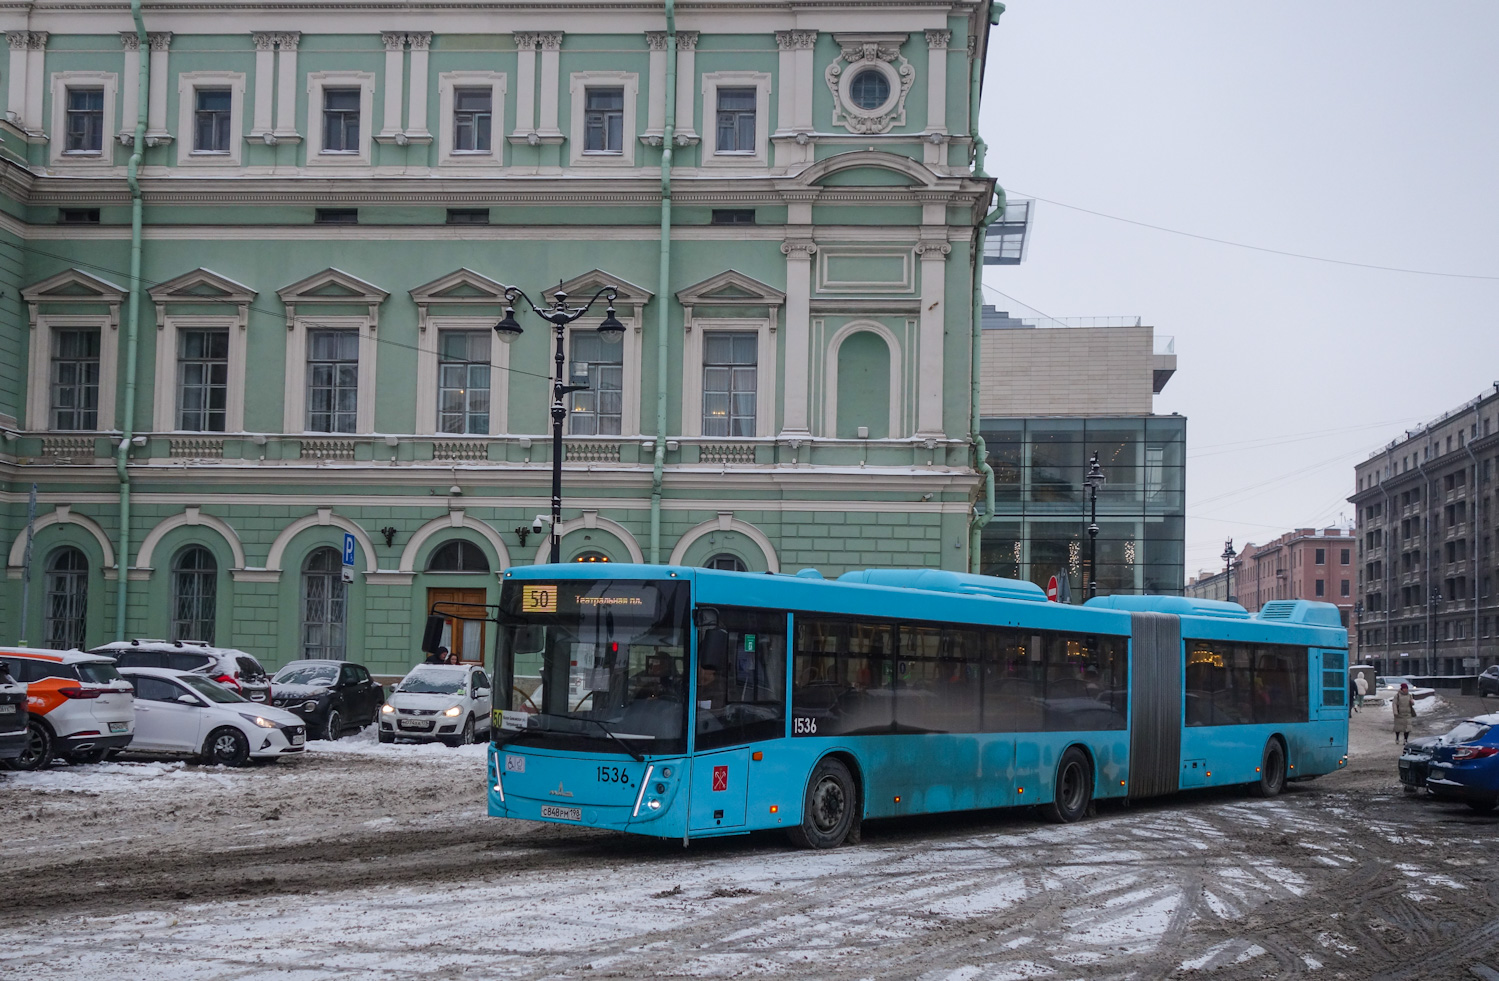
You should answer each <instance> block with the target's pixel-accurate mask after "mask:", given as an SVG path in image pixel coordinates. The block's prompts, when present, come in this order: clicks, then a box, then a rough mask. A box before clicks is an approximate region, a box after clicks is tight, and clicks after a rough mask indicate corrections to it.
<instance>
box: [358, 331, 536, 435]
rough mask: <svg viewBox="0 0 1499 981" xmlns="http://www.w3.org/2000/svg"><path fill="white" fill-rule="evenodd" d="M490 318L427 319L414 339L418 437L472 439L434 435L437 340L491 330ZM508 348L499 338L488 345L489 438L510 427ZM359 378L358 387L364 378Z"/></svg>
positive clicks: (435, 424) (436, 389) (502, 432)
mask: <svg viewBox="0 0 1499 981" xmlns="http://www.w3.org/2000/svg"><path fill="white" fill-rule="evenodd" d="M493 328H494V318H493V317H429V318H428V320H427V327H426V329H425V330H423V331H422V333H421V336H420V337H419V338H418V339H417V350H416V431H417V435H420V436H436V437H438V438H439V439H472V438H474V436H476V435H479V434H475V433H469V434H466V435H461V434H458V433H439V432H438V431H437V391H438V384H437V382H438V378H437V371H438V365H439V363H440V359H439V358H438V350H437V340H438V334H439V332H440V331H444V330H492V329H493ZM510 347H511V345H509V344H504V343H501V341H500V339H499V338H498V337H495V338H492V339H491V341H490V344H489V435H491V436H503V435H506V434H507V432H508V428H507V427H508V426H509V425H510V413H509V406H510ZM360 377H361V384H362V381H363V376H360Z"/></svg>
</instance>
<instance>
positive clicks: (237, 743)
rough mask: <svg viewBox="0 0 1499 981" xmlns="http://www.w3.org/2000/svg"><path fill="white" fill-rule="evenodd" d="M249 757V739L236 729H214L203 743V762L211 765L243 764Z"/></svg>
mask: <svg viewBox="0 0 1499 981" xmlns="http://www.w3.org/2000/svg"><path fill="white" fill-rule="evenodd" d="M249 758H250V740H248V739H246V738H245V734H244V733H242V732H240V731H239V730H238V729H231V728H229V727H228V726H225V727H224V728H222V729H215V730H214V731H213V732H210V733H209V734H208V739H207V740H206V741H204V743H203V762H204V763H207V764H209V765H211V766H213V765H217V766H244V765H245V761H246V760H248V759H249Z"/></svg>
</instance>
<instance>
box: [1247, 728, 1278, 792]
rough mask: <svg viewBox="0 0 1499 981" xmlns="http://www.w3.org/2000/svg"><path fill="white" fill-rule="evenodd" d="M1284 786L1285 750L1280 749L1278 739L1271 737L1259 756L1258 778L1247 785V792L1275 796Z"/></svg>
mask: <svg viewBox="0 0 1499 981" xmlns="http://www.w3.org/2000/svg"><path fill="white" fill-rule="evenodd" d="M1285 787H1286V751H1285V750H1283V749H1281V747H1280V740H1279V739H1271V740H1270V741H1269V742H1267V743H1265V755H1264V756H1262V757H1261V758H1260V778H1259V780H1257V781H1255V782H1254V783H1252V784H1250V785H1249V792H1250V793H1252V794H1254V796H1256V797H1276V796H1279V794H1280V792H1281V791H1282V790H1284V789H1285Z"/></svg>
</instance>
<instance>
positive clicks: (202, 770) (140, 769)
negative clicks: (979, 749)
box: [0, 761, 230, 794]
mask: <svg viewBox="0 0 1499 981" xmlns="http://www.w3.org/2000/svg"><path fill="white" fill-rule="evenodd" d="M205 784H217V785H219V786H224V787H227V786H230V778H229V777H228V776H227V771H226V770H225V769H224V768H223V767H218V766H215V767H199V766H195V767H193V768H192V769H188V768H187V764H186V763H185V762H181V761H178V762H171V763H167V762H151V763H96V764H93V765H84V766H54V767H51V768H49V769H46V770H38V771H35V772H33V773H21V772H17V773H5V774H0V787H4V788H5V789H6V790H61V791H71V792H75V793H104V794H108V793H130V792H135V791H148V792H156V791H158V790H162V789H166V790H172V789H178V788H184V787H187V786H203V785H205Z"/></svg>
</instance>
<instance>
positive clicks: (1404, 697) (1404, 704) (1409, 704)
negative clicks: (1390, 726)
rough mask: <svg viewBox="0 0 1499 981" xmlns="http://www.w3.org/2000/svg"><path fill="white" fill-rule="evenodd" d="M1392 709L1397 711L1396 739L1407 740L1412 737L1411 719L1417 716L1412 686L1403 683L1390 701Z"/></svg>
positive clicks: (1398, 740)
mask: <svg viewBox="0 0 1499 981" xmlns="http://www.w3.org/2000/svg"><path fill="white" fill-rule="evenodd" d="M1390 710H1391V711H1392V712H1394V713H1395V741H1396V742H1397V743H1398V742H1401V741H1402V737H1404V741H1405V742H1407V743H1408V742H1410V739H1411V720H1412V719H1414V718H1415V717H1416V700H1415V698H1413V697H1412V696H1411V686H1410V685H1407V684H1402V685H1401V686H1400V690H1399V691H1398V692H1396V693H1395V698H1394V699H1393V700H1392V701H1391V702H1390Z"/></svg>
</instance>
